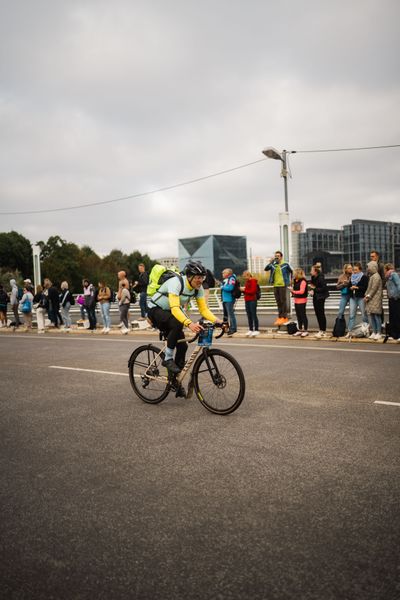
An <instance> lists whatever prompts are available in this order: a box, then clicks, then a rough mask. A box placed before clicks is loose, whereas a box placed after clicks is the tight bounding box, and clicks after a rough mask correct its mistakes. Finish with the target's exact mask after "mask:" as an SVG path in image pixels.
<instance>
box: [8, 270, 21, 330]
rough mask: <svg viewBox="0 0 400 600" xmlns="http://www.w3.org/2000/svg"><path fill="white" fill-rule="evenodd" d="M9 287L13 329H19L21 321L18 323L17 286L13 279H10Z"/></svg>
mask: <svg viewBox="0 0 400 600" xmlns="http://www.w3.org/2000/svg"><path fill="white" fill-rule="evenodd" d="M10 286H11V294H10V304H11V310H12V311H13V315H14V327H19V326H20V325H21V321H20V318H19V314H18V303H19V300H18V286H17V283H16V281H15V279H10Z"/></svg>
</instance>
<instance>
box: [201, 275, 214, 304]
mask: <svg viewBox="0 0 400 600" xmlns="http://www.w3.org/2000/svg"><path fill="white" fill-rule="evenodd" d="M210 288H215V277H214V275H213V274H212V272H211V271H210V269H206V277H205V279H204V281H203V289H204V299H205V301H206V303H207V304H208V297H209V295H210Z"/></svg>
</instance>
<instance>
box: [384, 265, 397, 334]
mask: <svg viewBox="0 0 400 600" xmlns="http://www.w3.org/2000/svg"><path fill="white" fill-rule="evenodd" d="M384 268H385V279H386V290H387V295H388V299H389V332H390V333H389V335H390V337H392V338H393V339H394V340H396V341H397V342H399V343H400V276H399V274H398V273H396V271H395V270H394V265H392V263H386V264H385V267H384Z"/></svg>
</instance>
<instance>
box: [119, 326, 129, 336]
mask: <svg viewBox="0 0 400 600" xmlns="http://www.w3.org/2000/svg"><path fill="white" fill-rule="evenodd" d="M121 333H122V335H126V334H127V333H129V329H128V328H127V327H125V325H124V326H123V327H122V328H121Z"/></svg>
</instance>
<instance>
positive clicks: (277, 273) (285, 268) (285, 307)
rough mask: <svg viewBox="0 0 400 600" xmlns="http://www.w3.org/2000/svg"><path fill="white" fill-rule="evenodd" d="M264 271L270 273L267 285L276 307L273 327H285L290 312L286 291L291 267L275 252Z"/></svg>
mask: <svg viewBox="0 0 400 600" xmlns="http://www.w3.org/2000/svg"><path fill="white" fill-rule="evenodd" d="M264 271H270V272H271V273H270V276H269V283H270V285H272V286H273V288H274V296H275V300H276V305H277V307H278V318H277V319H276V321H275V322H274V325H278V326H280V325H285V324H286V323H288V322H289V319H288V313H289V312H290V307H289V295H288V291H287V289H288V287H289V285H290V284H291V280H292V274H293V271H292V267H291V266H290V265H289V263H287V262H286V261H284V260H283V254H282V252H281V251H280V250H277V251H276V252H275V256H273V257H272V258H271V260H270V262H269V263H268V264H267V265H266V267H265V269H264Z"/></svg>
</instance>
